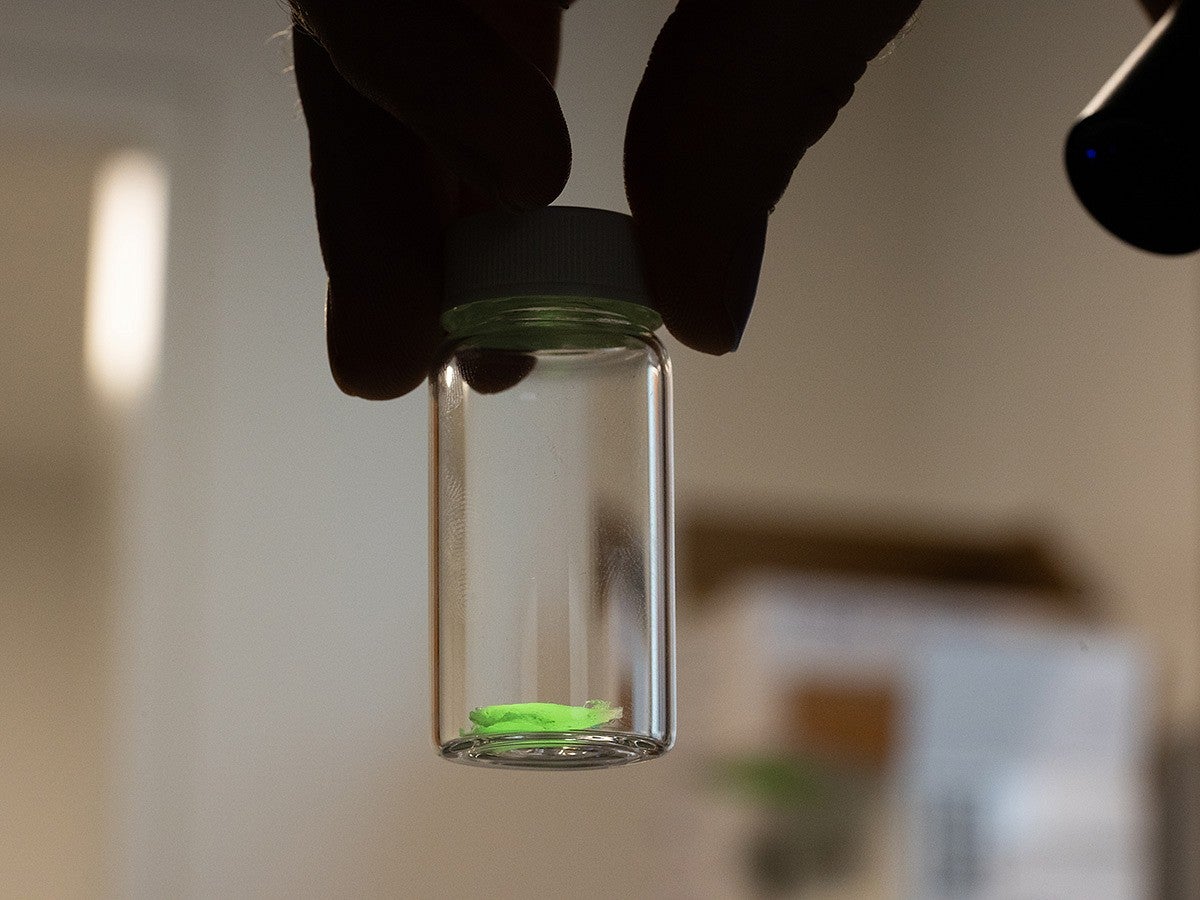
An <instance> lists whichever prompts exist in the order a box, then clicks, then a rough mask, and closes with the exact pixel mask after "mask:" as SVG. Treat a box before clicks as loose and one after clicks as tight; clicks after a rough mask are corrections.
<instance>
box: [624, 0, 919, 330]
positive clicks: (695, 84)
mask: <svg viewBox="0 0 1200 900" xmlns="http://www.w3.org/2000/svg"><path fill="white" fill-rule="evenodd" d="M918 3H919V0H807V2H799V0H681V2H680V3H679V6H678V7H677V9H676V10H675V12H674V13H673V14H672V16H671V17H670V19H669V20H668V21H667V24H666V26H665V27H664V29H663V31H662V34H661V35H660V36H659V38H658V41H657V42H656V44H655V46H654V51H653V53H652V54H651V57H650V63H649V65H648V67H647V69H646V74H645V76H644V78H643V80H642V84H641V86H640V87H639V89H638V92H637V95H636V97H635V99H634V103H633V108H632V110H631V111H630V117H629V126H628V131H627V133H626V140H625V176H626V187H627V191H628V195H629V203H630V207H631V209H632V211H633V215H634V221H635V225H636V228H637V231H638V237H639V241H640V243H641V246H642V250H643V254H644V257H645V263H646V267H647V274H648V276H649V278H650V282H651V286H652V289H653V290H654V293H655V297H656V300H657V301H658V303H659V305H660V308H661V311H662V313H663V318H664V320H665V322H666V324H667V327H668V328H669V329H670V330H671V332H672V334H674V335H675V336H676V337H677V338H679V339H680V340H681V341H683V343H685V344H687V345H688V346H690V347H692V348H694V349H697V350H702V351H704V352H707V353H725V352H727V351H729V350H733V349H736V347H737V345H738V343H739V342H740V340H741V336H742V332H743V330H744V329H745V326H746V321H747V319H748V318H749V315H750V308H751V305H752V304H753V301H754V295H755V292H756V290H757V286H758V276H759V269H760V267H761V264H762V253H763V245H764V241H765V237H766V227H767V217H768V215H769V214H770V211H771V209H772V207H773V206H774V205H775V203H776V202H777V201H778V200H779V198H780V196H781V195H782V194H783V191H784V189H785V188H786V187H787V184H788V181H789V179H790V178H791V174H792V171H793V169H794V168H795V167H796V164H797V163H798V162H799V160H800V158H801V157H802V156H803V155H804V152H805V151H806V150H807V149H808V148H809V147H810V146H812V145H813V144H814V143H816V141H817V140H818V139H819V138H820V137H821V136H822V135H823V134H824V133H825V132H826V131H827V130H828V129H829V127H830V125H832V124H833V121H834V119H835V118H836V116H837V113H838V111H839V110H840V109H841V108H842V106H844V105H845V104H846V103H847V102H848V101H849V99H850V97H851V95H852V94H853V92H854V84H855V82H857V81H858V79H859V78H860V77H861V76H862V74H863V72H864V71H865V69H866V65H867V63H868V62H869V61H870V60H871V59H872V58H873V57H874V56H876V55H877V54H878V53H879V52H880V50H882V49H883V47H884V46H886V44H887V42H888V41H890V40H891V39H892V38H893V37H894V36H895V35H896V34H897V33H898V32H899V31H900V29H901V28H902V27H903V26H904V24H905V23H906V22H907V21H908V19H909V18H910V17H911V16H912V14H913V13H914V12H915V10H916V7H917V5H918Z"/></svg>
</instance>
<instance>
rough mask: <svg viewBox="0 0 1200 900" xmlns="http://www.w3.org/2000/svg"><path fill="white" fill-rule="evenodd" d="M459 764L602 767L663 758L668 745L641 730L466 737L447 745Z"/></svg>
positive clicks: (444, 753)
mask: <svg viewBox="0 0 1200 900" xmlns="http://www.w3.org/2000/svg"><path fill="white" fill-rule="evenodd" d="M441 749H442V756H444V757H445V758H446V759H449V760H453V761H454V762H462V763H468V764H470V765H476V766H501V767H505V768H513V769H599V768H604V767H606V766H621V765H627V764H629V763H634V762H641V761H642V760H644V759H653V758H654V757H656V756H661V755H662V754H663V753H665V752H666V750H667V745H666V744H665V743H663V742H662V741H656V740H654V739H653V738H648V737H645V736H643V735H639V734H623V733H621V732H614V731H590V732H589V731H561V732H547V731H542V732H534V733H529V734H513V733H509V734H473V735H464V736H463V737H461V738H457V739H455V740H452V741H448V742H446V743H445V744H443V745H442V748H441Z"/></svg>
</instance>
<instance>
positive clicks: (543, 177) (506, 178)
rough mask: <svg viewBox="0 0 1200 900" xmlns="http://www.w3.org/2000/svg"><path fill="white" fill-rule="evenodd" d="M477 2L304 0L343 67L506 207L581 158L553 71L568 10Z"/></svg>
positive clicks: (541, 191) (555, 190)
mask: <svg viewBox="0 0 1200 900" xmlns="http://www.w3.org/2000/svg"><path fill="white" fill-rule="evenodd" d="M471 5H474V6H476V7H477V9H478V12H477V11H475V10H472V9H470V8H468V5H466V4H464V3H461V2H457V0H388V2H384V3H381V2H377V0H293V6H294V7H295V9H296V10H297V13H298V16H299V19H300V20H301V22H302V23H303V24H304V25H305V26H306V27H307V28H309V29H310V30H312V32H313V33H314V34H315V35H316V36H317V37H318V39H319V41H320V43H321V44H322V45H323V46H324V47H325V49H326V51H328V53H329V56H330V58H331V59H332V61H333V64H334V66H335V67H336V68H337V70H338V72H339V73H340V74H341V75H342V76H343V77H344V78H345V79H346V80H347V81H348V82H349V83H350V84H351V85H353V86H354V87H355V88H356V89H357V90H358V91H359V92H360V93H361V94H363V95H364V96H366V97H368V98H369V99H371V100H373V101H374V102H375V103H376V104H377V105H378V106H380V107H381V108H383V109H385V110H387V111H388V112H389V113H391V114H392V115H393V116H394V117H395V118H396V119H398V120H399V121H401V122H403V123H404V124H405V125H407V126H408V127H409V128H410V129H411V130H412V131H413V132H415V133H416V134H417V136H418V137H420V138H421V139H422V140H423V141H424V142H425V143H426V144H427V145H429V147H430V148H431V149H432V150H433V152H434V154H435V155H436V156H437V157H438V159H440V160H442V161H443V162H444V163H446V164H447V166H448V167H449V168H450V169H451V170H452V171H453V172H455V173H456V174H457V175H459V176H460V177H462V178H463V179H464V180H465V181H466V182H467V183H469V184H471V185H472V186H474V187H476V188H478V189H480V190H483V191H484V192H486V193H488V194H490V195H491V196H493V197H494V198H495V199H496V200H497V201H499V202H501V203H503V204H505V205H507V206H511V207H516V208H529V207H536V206H543V205H545V204H547V203H549V202H551V201H552V200H553V199H554V198H555V197H557V196H558V194H559V193H560V192H561V191H562V188H563V185H565V184H566V181H567V176H568V174H569V172H570V162H571V151H570V141H569V139H568V137H567V126H566V122H565V121H564V119H563V116H562V110H561V109H559V106H558V99H557V97H556V96H555V94H554V88H553V87H552V86H551V84H550V81H549V79H548V77H547V75H546V74H544V73H543V70H544V69H545V68H546V67H547V66H548V67H549V68H551V69H552V68H553V57H549V58H548V54H549V53H552V54H554V55H556V54H557V26H558V17H559V15H560V12H561V11H560V10H558V9H557V8H554V7H550V6H548V5H546V4H544V3H541V2H534V0H509V2H508V3H507V8H506V9H503V10H501V9H497V3H496V0H473V2H472V4H471ZM485 19H487V20H490V24H489V21H485ZM539 67H540V68H539Z"/></svg>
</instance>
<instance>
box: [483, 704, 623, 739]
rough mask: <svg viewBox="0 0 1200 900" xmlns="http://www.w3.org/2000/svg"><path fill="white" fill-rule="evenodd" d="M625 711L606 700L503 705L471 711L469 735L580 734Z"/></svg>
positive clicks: (618, 716) (619, 715) (615, 717)
mask: <svg viewBox="0 0 1200 900" xmlns="http://www.w3.org/2000/svg"><path fill="white" fill-rule="evenodd" d="M623 711H624V710H622V709H621V707H619V706H613V705H611V704H610V703H608V702H607V701H604V700H589V701H588V702H587V703H585V704H584V705H583V706H564V705H562V704H560V703H502V704H499V705H497V706H480V707H476V708H475V709H473V710H471V712H470V713H469V716H470V719H471V721H472V722H474V723H475V727H474V728H472V729H471V730H470V731H466V732H463V736H464V737H465V736H466V735H468V734H527V733H530V732H538V731H579V730H580V729H582V728H595V727H596V726H597V725H603V724H604V723H605V722H611V721H612V720H613V719H619V718H620V717H621V713H622V712H623Z"/></svg>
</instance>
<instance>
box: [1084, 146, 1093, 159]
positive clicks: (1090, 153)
mask: <svg viewBox="0 0 1200 900" xmlns="http://www.w3.org/2000/svg"><path fill="white" fill-rule="evenodd" d="M1083 152H1084V153H1086V154H1087V158H1088V159H1095V158H1096V148H1095V147H1088V148H1087V149H1086V150H1084V151H1083Z"/></svg>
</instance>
